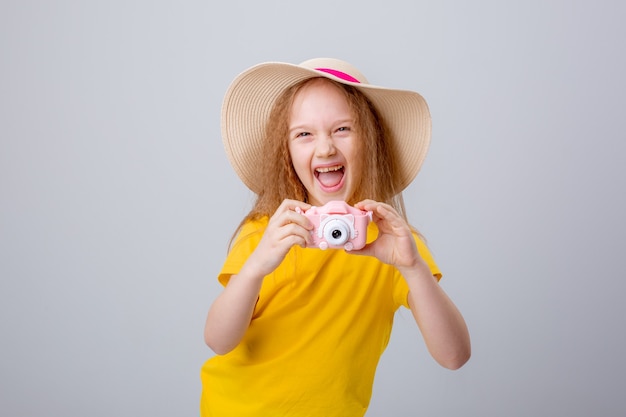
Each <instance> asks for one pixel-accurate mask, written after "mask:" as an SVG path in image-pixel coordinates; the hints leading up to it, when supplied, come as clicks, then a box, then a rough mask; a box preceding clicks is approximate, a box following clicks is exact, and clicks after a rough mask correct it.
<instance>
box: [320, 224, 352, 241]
mask: <svg viewBox="0 0 626 417" xmlns="http://www.w3.org/2000/svg"><path fill="white" fill-rule="evenodd" d="M323 230H324V232H323V235H324V239H326V242H328V244H329V245H330V246H334V247H339V246H342V245H343V244H344V243H346V242H347V241H348V239H349V238H350V225H349V224H348V223H346V221H345V220H343V219H342V218H340V217H338V218H334V219H330V220H328V221H327V222H326V224H325V225H324V229H323Z"/></svg>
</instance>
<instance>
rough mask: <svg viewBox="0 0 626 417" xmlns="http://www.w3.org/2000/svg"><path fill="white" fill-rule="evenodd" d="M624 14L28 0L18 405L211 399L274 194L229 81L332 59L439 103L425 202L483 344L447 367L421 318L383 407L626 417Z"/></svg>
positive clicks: (0, 72)
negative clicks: (268, 198) (230, 253)
mask: <svg viewBox="0 0 626 417" xmlns="http://www.w3.org/2000/svg"><path fill="white" fill-rule="evenodd" d="M624 21H626V6H624V5H623V3H622V2H619V1H617V0H615V1H607V0H605V1H602V0H600V1H576V0H574V1H564V0H563V1H556V0H553V1H550V0H544V1H539V0H526V1H487V0H479V1H474V2H466V1H461V0H448V1H446V0H439V1H429V2H426V1H413V2H410V1H405V0H402V1H401V0H386V1H363V0H359V1H357V0H350V1H343V2H339V1H327V0H319V1H317V2H296V1H278V0H266V1H259V2H256V1H248V2H243V1H227V2H226V1H225V2H211V1H176V2H174V1H171V2H166V1H147V0H146V1H140V0H125V1H120V0H109V1H98V2H96V1H69V0H65V1H54V2H48V1H42V0H31V1H28V0H21V1H17V0H16V1H9V0H3V1H2V2H1V3H0V338H1V339H0V340H1V342H0V414H1V415H3V416H12V417H19V416H44V415H45V416H49V417H51V416H87V415H89V416H153V417H161V416H163V417H165V416H168V417H170V416H195V415H197V414H198V402H199V396H200V379H199V372H200V367H201V366H202V364H203V363H204V361H205V360H206V359H208V358H209V357H210V356H211V354H212V353H211V351H210V350H209V349H208V348H207V347H206V346H205V345H204V343H203V338H202V330H203V325H204V319H205V314H206V311H207V309H208V306H209V305H210V303H211V301H212V300H213V299H214V298H215V296H216V295H217V294H218V292H219V290H220V287H219V285H218V283H217V282H216V278H215V277H216V274H217V272H218V270H219V269H220V267H221V264H222V262H223V260H224V257H225V255H226V247H227V241H228V239H229V238H230V235H231V234H232V232H233V231H234V228H235V227H236V225H237V224H238V222H239V220H240V219H241V217H242V216H243V215H244V214H245V213H246V212H247V210H248V209H249V208H250V202H251V196H250V194H249V192H248V191H247V190H246V189H245V187H244V186H243V185H242V183H241V182H240V181H239V179H238V178H237V177H236V175H235V174H234V172H233V170H232V169H231V168H230V166H229V165H228V162H227V160H226V157H225V154H224V151H223V147H222V143H221V139H220V127H219V112H220V105H221V100H222V97H223V94H224V92H225V90H226V88H227V86H228V84H229V83H230V81H231V80H232V79H233V78H234V77H235V76H236V75H237V74H238V73H239V72H240V71H242V70H244V69H245V68H247V67H249V66H251V65H254V64H256V63H259V62H263V61H286V62H292V63H298V62H301V61H304V60H306V59H309V58H313V57H319V56H331V57H337V58H342V59H344V60H347V61H349V62H351V63H352V64H354V65H355V66H357V67H358V68H359V69H360V70H361V71H362V72H363V73H364V74H365V75H366V76H367V77H368V78H369V80H370V82H372V83H374V84H378V85H384V86H389V87H395V88H404V89H411V90H416V91H419V92H420V93H422V94H423V95H424V96H425V97H426V99H427V100H428V102H429V104H430V108H431V112H432V116H433V126H434V130H433V141H432V147H431V151H430V153H429V155H428V158H427V159H426V163H425V165H424V167H423V169H422V172H421V173H420V175H419V176H418V178H417V180H416V181H415V182H414V183H413V184H412V185H411V187H410V188H409V189H408V190H407V192H406V194H405V198H406V201H407V205H408V207H409V216H410V220H411V221H412V222H413V224H414V225H415V226H417V227H418V228H419V229H420V230H421V231H422V232H423V233H424V234H425V235H426V237H427V239H428V242H429V245H430V247H431V249H432V251H433V253H434V255H435V257H436V260H437V261H438V263H439V265H440V267H441V268H442V270H443V272H444V278H443V280H442V282H441V285H442V286H443V287H444V288H445V290H446V291H447V292H448V293H449V294H450V295H451V297H452V298H453V299H454V300H455V302H456V303H457V305H458V306H459V308H460V309H461V311H462V312H463V314H464V316H465V318H466V320H467V322H468V325H469V328H470V331H471V336H472V342H473V356H472V358H471V360H470V362H469V363H468V364H467V365H466V366H465V367H464V368H462V369H461V370H459V371H454V372H452V371H448V370H445V369H443V368H441V367H439V366H438V365H436V364H435V363H434V361H433V360H432V359H431V358H430V357H429V356H428V354H427V352H426V351H425V349H424V345H423V341H422V339H421V337H420V335H419V333H418V332H417V330H416V327H415V325H414V323H413V321H412V318H411V315H410V313H409V312H408V311H407V310H403V311H401V312H399V313H398V315H397V316H396V327H395V329H394V333H393V336H392V340H391V342H390V346H389V348H388V350H387V351H386V353H385V355H384V356H383V358H382V361H381V364H380V366H379V372H378V374H377V379H376V384H375V388H374V395H373V398H372V404H371V407H370V410H369V412H368V416H370V417H373V416H380V417H387V416H413V415H415V416H453V415H454V416H460V415H462V416H481V417H501V416H507V417H516V416H520V417H526V416H605V417H607V416H623V415H624V414H626V402H625V400H624V394H623V390H624V383H623V381H624V374H625V372H626V361H625V359H624V352H625V351H626V336H625V332H624V329H625V324H626V323H625V321H626V320H625V316H626V309H625V307H624V303H623V296H624V293H625V290H626V284H625V283H624V281H625V279H626V276H625V275H626V274H625V267H624V258H625V255H624V252H625V250H626V245H625V244H624V237H625V235H626V222H625V221H624V215H625V213H626V192H625V188H626V174H625V172H626V171H625V169H624V162H623V161H624V154H625V153H626V134H625V131H626V130H625V126H624V120H625V116H624V114H625V113H626V105H625V104H624V97H625V96H626V81H625V74H626V57H625V51H626V48H625V43H626V42H625V39H626V29H625V25H624Z"/></svg>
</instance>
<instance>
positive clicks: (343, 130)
mask: <svg viewBox="0 0 626 417" xmlns="http://www.w3.org/2000/svg"><path fill="white" fill-rule="evenodd" d="M222 134H223V139H224V145H225V148H226V152H227V154H228V156H229V159H230V162H231V164H232V165H233V167H234V169H235V171H236V172H237V174H238V175H239V176H240V178H241V179H242V180H243V182H244V183H245V184H246V185H247V186H248V187H249V188H250V189H251V190H252V191H253V192H254V193H255V194H256V195H257V199H256V203H255V204H254V207H253V208H252V210H251V211H250V213H249V214H248V215H247V216H246V217H245V218H244V219H243V221H242V223H241V224H240V226H239V228H238V231H237V233H236V237H235V239H234V241H233V242H232V243H231V247H230V252H229V254H228V256H227V258H226V261H225V263H224V266H223V268H222V270H221V272H220V274H219V277H218V279H219V281H220V283H221V284H223V285H224V286H225V288H224V291H223V292H222V293H221V294H220V295H219V296H218V297H217V299H216V300H215V301H214V303H213V305H212V306H211V308H210V310H209V313H208V317H207V321H206V327H205V332H204V336H205V340H206V343H207V344H208V345H209V347H211V349H213V351H214V352H215V353H216V354H217V355H216V356H214V357H213V358H211V359H209V360H208V361H207V362H206V364H205V365H204V366H203V368H202V383H203V390H202V398H201V406H200V408H201V415H202V416H204V417H207V416H220V417H221V416H237V417H243V416H255V417H258V416H272V417H273V416H298V417H300V416H318V417H321V416H323V417H330V416H338V417H339V416H340V417H350V416H363V415H364V414H365V412H366V410H367V406H368V404H369V401H370V397H371V392H372V385H373V381H374V374H375V370H376V366H377V364H378V361H379V359H380V356H381V355H382V353H383V351H384V349H385V347H386V345H387V343H388V341H389V337H390V334H391V327H392V323H393V318H394V313H395V311H396V310H397V309H398V308H399V307H400V306H404V307H407V308H409V309H410V310H411V312H412V313H413V316H414V317H415V320H416V322H417V324H418V327H419V329H420V331H421V333H422V335H423V337H424V340H425V342H426V345H427V347H428V350H429V352H430V353H431V355H432V356H433V357H434V359H435V360H436V361H437V362H439V363H440V364H441V365H442V366H444V367H446V368H450V369H457V368H459V367H461V366H462V365H463V364H464V363H465V362H466V361H467V360H468V359H469V356H470V341H469V335H468V331H467V327H466V325H465V322H464V320H463V317H462V316H461V314H460V313H459V311H458V310H457V308H456V307H455V305H454V304H453V303H452V301H451V300H450V299H449V298H448V297H447V295H446V294H445V293H444V291H443V290H442V289H441V287H440V286H439V284H438V280H439V278H440V277H441V273H440V271H439V269H438V267H437V265H436V264H435V262H434V261H433V258H432V256H431V254H430V253H429V251H428V249H427V247H426V246H425V244H424V243H423V242H422V240H421V239H420V238H419V235H418V234H417V232H416V231H415V230H414V229H412V228H411V226H410V225H409V224H408V222H407V219H406V215H405V212H404V208H403V204H402V196H401V192H402V190H403V189H404V188H405V187H406V186H407V185H408V184H409V183H410V182H411V181H412V180H413V179H414V178H415V176H416V175H417V172H418V171H419V168H420V166H421V164H422V162H423V160H424V157H425V155H426V151H427V149H428V145H429V141H430V115H429V112H428V107H427V105H426V103H425V101H424V99H423V98H422V97H421V96H420V95H419V94H417V93H415V92H410V91H401V90H392V89H387V88H382V87H377V86H373V85H371V84H369V83H368V81H367V80H366V79H365V77H364V76H363V75H362V74H361V73H360V72H359V71H357V70H356V69H355V68H354V67H352V66H351V65H349V64H348V63H346V62H343V61H340V60H335V59H313V60H310V61H306V62H304V63H302V64H300V65H292V64H286V63H264V64H260V65H256V66H254V67H252V68H250V69H248V70H246V71H245V72H243V73H242V74H240V75H239V76H238V77H237V78H236V79H235V80H234V81H233V83H232V84H231V86H230V87H229V89H228V91H227V93H226V96H225V99H224V104H223V108H222ZM337 200H339V201H345V202H347V203H348V204H349V205H352V206H354V207H356V208H358V209H361V210H364V211H371V212H372V217H373V221H372V222H371V223H370V224H369V227H368V228H367V245H366V246H365V247H364V248H362V249H358V250H352V251H347V250H343V249H327V250H321V249H319V248H314V247H311V246H312V245H313V242H312V237H311V231H312V230H313V228H314V227H313V224H312V222H311V221H310V220H309V219H308V218H307V216H305V214H304V213H306V211H307V210H309V209H310V208H311V207H312V206H318V207H321V206H323V205H324V204H326V203H328V202H329V201H337Z"/></svg>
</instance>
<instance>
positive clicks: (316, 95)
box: [291, 78, 353, 114]
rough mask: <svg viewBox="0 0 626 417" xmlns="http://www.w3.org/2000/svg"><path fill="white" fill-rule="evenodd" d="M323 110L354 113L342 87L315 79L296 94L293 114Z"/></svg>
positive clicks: (302, 86)
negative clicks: (301, 111)
mask: <svg viewBox="0 0 626 417" xmlns="http://www.w3.org/2000/svg"><path fill="white" fill-rule="evenodd" d="M322 109H324V110H328V109H332V110H334V111H341V112H342V113H343V112H345V111H348V112H350V113H353V111H352V105H351V103H350V100H349V98H348V94H347V92H346V91H345V90H344V89H343V88H342V86H341V85H339V84H338V83H335V82H334V81H331V80H328V79H326V78H313V79H311V80H308V81H307V82H305V83H304V84H302V85H301V86H300V88H298V90H297V91H296V92H295V95H294V96H293V99H292V101H291V113H292V114H293V113H294V112H296V113H297V112H299V111H300V110H317V111H320V110H322Z"/></svg>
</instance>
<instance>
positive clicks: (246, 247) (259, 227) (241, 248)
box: [217, 218, 268, 286]
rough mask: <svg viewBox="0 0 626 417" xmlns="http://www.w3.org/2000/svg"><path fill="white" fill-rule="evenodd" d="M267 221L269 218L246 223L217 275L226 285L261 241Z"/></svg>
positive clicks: (221, 282)
mask: <svg viewBox="0 0 626 417" xmlns="http://www.w3.org/2000/svg"><path fill="white" fill-rule="evenodd" d="M267 221H268V219H267V218H263V219H261V220H256V221H249V222H246V223H244V225H243V226H242V228H241V230H240V231H239V234H238V235H237V237H236V238H235V240H234V242H233V245H232V246H231V249H230V251H229V252H228V255H227V256H226V260H225V261H224V265H223V266H222V270H221V271H220V273H219V275H218V277H217V279H218V281H219V282H220V284H222V285H223V286H226V284H228V281H229V279H230V277H231V276H232V275H236V274H238V273H239V271H240V270H241V268H242V267H243V265H244V263H245V262H246V260H247V259H248V257H249V256H250V254H252V252H253V251H254V249H256V247H257V245H258V244H259V242H260V241H261V238H262V237H263V232H264V231H265V228H266V227H267Z"/></svg>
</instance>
